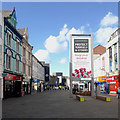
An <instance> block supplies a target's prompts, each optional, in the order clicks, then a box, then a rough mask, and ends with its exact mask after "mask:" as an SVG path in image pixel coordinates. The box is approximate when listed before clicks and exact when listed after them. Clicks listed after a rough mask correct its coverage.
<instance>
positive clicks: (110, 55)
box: [109, 47, 112, 59]
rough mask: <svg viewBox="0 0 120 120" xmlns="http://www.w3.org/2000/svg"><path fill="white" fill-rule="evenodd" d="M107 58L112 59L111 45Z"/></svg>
mask: <svg viewBox="0 0 120 120" xmlns="http://www.w3.org/2000/svg"><path fill="white" fill-rule="evenodd" d="M109 58H111V59H112V48H111V47H110V48H109Z"/></svg>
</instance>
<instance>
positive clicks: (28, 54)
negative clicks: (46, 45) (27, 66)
mask: <svg viewBox="0 0 120 120" xmlns="http://www.w3.org/2000/svg"><path fill="white" fill-rule="evenodd" d="M28 59H29V60H30V52H28Z"/></svg>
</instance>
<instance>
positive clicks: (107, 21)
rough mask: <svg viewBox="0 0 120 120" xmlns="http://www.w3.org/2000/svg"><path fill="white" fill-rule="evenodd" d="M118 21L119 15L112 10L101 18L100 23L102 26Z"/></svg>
mask: <svg viewBox="0 0 120 120" xmlns="http://www.w3.org/2000/svg"><path fill="white" fill-rule="evenodd" d="M117 23H118V17H117V16H114V15H113V14H112V13H111V12H108V14H107V15H106V16H105V17H104V18H103V19H102V20H101V23H100V25H101V26H111V25H115V24H117Z"/></svg>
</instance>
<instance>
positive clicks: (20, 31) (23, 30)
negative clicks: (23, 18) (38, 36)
mask: <svg viewBox="0 0 120 120" xmlns="http://www.w3.org/2000/svg"><path fill="white" fill-rule="evenodd" d="M17 31H18V32H19V33H20V34H21V35H24V34H25V28H23V29H17Z"/></svg>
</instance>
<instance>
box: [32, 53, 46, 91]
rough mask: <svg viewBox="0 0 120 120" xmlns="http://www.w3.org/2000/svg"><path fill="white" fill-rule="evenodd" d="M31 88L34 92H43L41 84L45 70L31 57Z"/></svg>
mask: <svg viewBox="0 0 120 120" xmlns="http://www.w3.org/2000/svg"><path fill="white" fill-rule="evenodd" d="M32 62H33V64H32V65H33V66H32V78H33V83H32V87H33V89H34V90H37V91H40V92H42V91H43V82H44V81H45V70H44V66H43V65H42V63H41V62H40V61H39V60H38V59H37V58H36V57H35V56H34V55H33V56H32Z"/></svg>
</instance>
